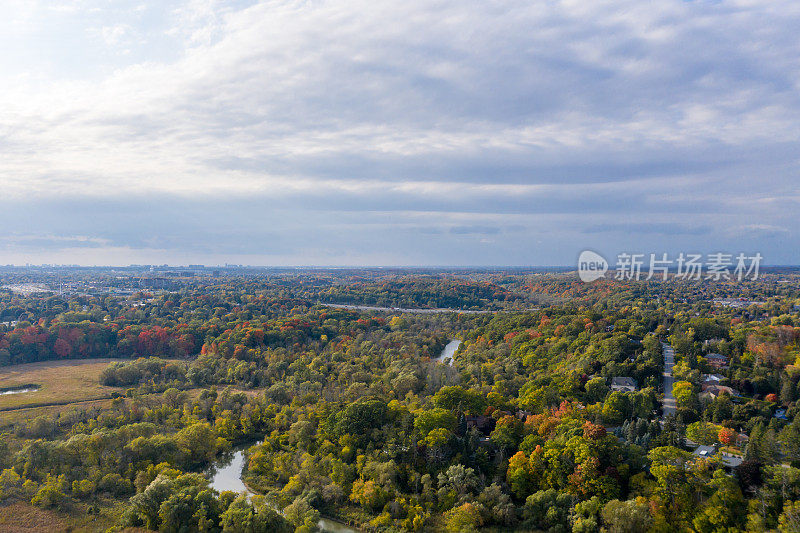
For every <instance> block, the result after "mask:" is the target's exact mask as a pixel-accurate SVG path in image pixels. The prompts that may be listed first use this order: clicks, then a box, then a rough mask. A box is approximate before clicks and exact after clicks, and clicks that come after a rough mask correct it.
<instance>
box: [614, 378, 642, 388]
mask: <svg viewBox="0 0 800 533" xmlns="http://www.w3.org/2000/svg"><path fill="white" fill-rule="evenodd" d="M637 389H638V386H637V383H636V380H635V379H633V378H629V377H625V376H618V377H615V378H611V390H613V391H618V392H635V391H636V390H637Z"/></svg>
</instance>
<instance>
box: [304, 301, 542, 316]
mask: <svg viewBox="0 0 800 533" xmlns="http://www.w3.org/2000/svg"><path fill="white" fill-rule="evenodd" d="M319 305H324V306H326V307H336V308H338V309H355V310H358V311H389V312H391V313H421V314H432V313H464V314H484V313H498V312H499V311H492V310H489V309H449V308H435V309H409V308H405V307H374V306H371V305H351V304H329V303H325V302H319ZM537 310H538V309H533V311H537Z"/></svg>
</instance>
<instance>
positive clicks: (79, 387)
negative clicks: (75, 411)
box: [0, 359, 120, 412]
mask: <svg viewBox="0 0 800 533" xmlns="http://www.w3.org/2000/svg"><path fill="white" fill-rule="evenodd" d="M111 361H112V359H78V360H68V361H43V362H39V363H26V364H22V365H14V366H9V367H4V368H2V369H0V389H8V388H11V387H18V386H22V385H36V386H38V387H39V389H38V390H35V391H31V392H24V393H20V394H3V395H0V412H2V411H9V410H13V409H22V408H28V407H39V406H50V405H66V404H72V403H76V402H86V401H90V400H99V399H105V398H110V397H111V393H112V392H117V391H119V390H120V389H119V388H117V387H106V386H104V385H101V384H100V382H99V380H98V377H99V375H100V372H102V371H103V369H104V368H105V367H106V366H108V363H109V362H111Z"/></svg>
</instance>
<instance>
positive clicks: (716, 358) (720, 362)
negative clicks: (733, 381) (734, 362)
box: [706, 353, 728, 368]
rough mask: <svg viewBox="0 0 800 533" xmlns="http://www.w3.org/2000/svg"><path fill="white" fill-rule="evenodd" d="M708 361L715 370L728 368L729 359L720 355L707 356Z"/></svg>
mask: <svg viewBox="0 0 800 533" xmlns="http://www.w3.org/2000/svg"><path fill="white" fill-rule="evenodd" d="M706 361H708V364H709V365H711V366H712V367H714V368H728V358H727V357H725V356H724V355H721V354H718V353H709V354H706Z"/></svg>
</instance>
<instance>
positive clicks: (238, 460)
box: [209, 443, 359, 533]
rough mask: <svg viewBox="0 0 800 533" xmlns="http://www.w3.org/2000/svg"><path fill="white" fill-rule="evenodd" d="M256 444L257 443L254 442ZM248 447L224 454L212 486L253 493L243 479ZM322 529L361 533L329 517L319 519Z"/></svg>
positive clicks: (213, 471) (328, 532) (330, 532)
mask: <svg viewBox="0 0 800 533" xmlns="http://www.w3.org/2000/svg"><path fill="white" fill-rule="evenodd" d="M254 444H255V443H254ZM246 449H247V448H246V447H244V448H243V447H240V448H237V449H236V450H234V451H232V452H231V453H227V454H224V455H222V457H220V458H219V459H218V460H217V461H216V462H215V463H214V466H213V468H211V470H210V471H209V474H210V476H211V486H212V487H213V488H215V489H217V490H218V491H220V492H221V491H223V490H230V491H233V492H244V493H245V494H247V495H250V494H253V492H251V491H250V489H248V488H247V487H246V486H245V484H244V482H243V481H242V469H243V468H244V461H245V455H244V451H245V450H246ZM317 525H318V526H319V529H320V531H324V532H326V533H359V532H358V530H357V529H353V528H351V527H349V526H347V525H346V524H342V523H341V522H336V521H335V520H331V519H329V518H321V519H320V521H319V524H317Z"/></svg>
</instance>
